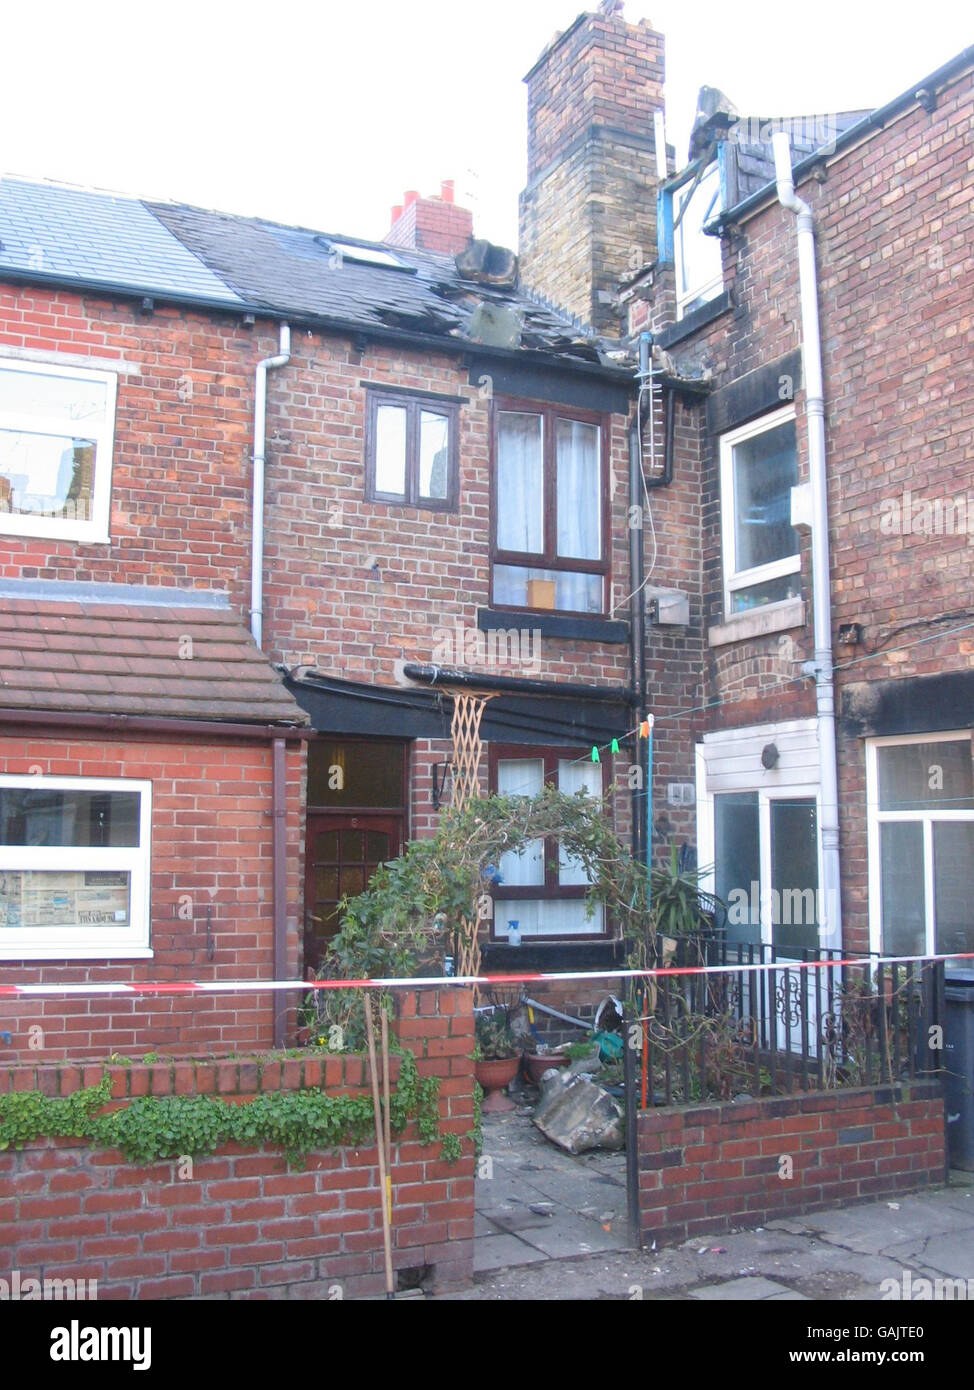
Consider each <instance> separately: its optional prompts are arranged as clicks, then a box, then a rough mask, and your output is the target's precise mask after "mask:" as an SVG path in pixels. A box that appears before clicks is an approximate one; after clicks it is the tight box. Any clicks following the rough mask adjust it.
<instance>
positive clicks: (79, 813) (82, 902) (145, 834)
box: [0, 775, 152, 960]
mask: <svg viewBox="0 0 974 1390" xmlns="http://www.w3.org/2000/svg"><path fill="white" fill-rule="evenodd" d="M151 803H152V784H151V782H144V781H138V780H135V779H133V778H82V777H22V776H10V775H4V776H0V960H74V959H79V960H80V959H108V958H115V957H125V958H132V957H148V956H151V954H152V952H151V950H150V949H149V860H150V843H151V827H152V804H151Z"/></svg>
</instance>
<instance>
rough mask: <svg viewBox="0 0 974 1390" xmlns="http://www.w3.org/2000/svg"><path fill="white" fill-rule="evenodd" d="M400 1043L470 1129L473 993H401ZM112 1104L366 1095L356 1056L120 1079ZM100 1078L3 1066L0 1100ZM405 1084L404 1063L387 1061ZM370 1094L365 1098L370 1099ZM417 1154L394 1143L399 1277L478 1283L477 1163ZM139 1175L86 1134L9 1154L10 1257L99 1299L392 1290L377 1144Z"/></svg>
mask: <svg viewBox="0 0 974 1390" xmlns="http://www.w3.org/2000/svg"><path fill="white" fill-rule="evenodd" d="M395 1032H396V1034H397V1036H398V1038H399V1040H400V1042H401V1043H402V1045H403V1046H404V1047H407V1048H409V1049H410V1050H411V1051H413V1052H414V1053H415V1055H416V1059H417V1065H418V1067H419V1070H420V1074H421V1075H427V1076H429V1075H432V1076H438V1077H440V1078H441V1081H440V1129H441V1133H447V1132H449V1133H455V1134H460V1135H464V1134H466V1133H467V1131H468V1130H469V1129H470V1127H471V1125H472V1122H473V1101H472V1091H473V1063H472V1061H471V1060H470V1054H471V1052H472V1049H473V1018H472V1012H471V1000H470V995H469V994H468V993H467V992H466V991H461V990H452V991H443V992H442V994H441V993H440V992H438V991H435V990H422V991H416V992H415V993H411V994H408V995H405V996H404V997H403V1000H402V1012H401V1016H400V1018H399V1020H398V1022H397V1023H396V1025H395ZM105 1070H106V1071H107V1072H108V1074H109V1075H111V1077H112V1095H113V1097H116V1098H117V1102H118V1103H120V1102H121V1100H122V1098H123V1097H125V1096H126V1095H128V1096H134V1095H146V1094H151V1095H159V1096H165V1095H197V1094H201V1095H207V1094H208V1095H219V1096H221V1097H222V1098H224V1099H226V1100H228V1101H234V1102H236V1103H239V1104H245V1103H246V1101H247V1099H248V1098H249V1097H251V1096H253V1095H255V1094H262V1093H265V1092H268V1091H296V1090H300V1089H301V1088H302V1087H304V1088H319V1087H323V1088H324V1089H326V1090H327V1091H328V1092H329V1093H339V1092H340V1093H346V1094H365V1093H366V1090H367V1087H368V1084H369V1082H368V1074H367V1072H368V1069H367V1066H366V1064H365V1063H364V1062H363V1061H362V1059H360V1058H341V1057H329V1058H327V1059H322V1058H317V1059H311V1058H309V1059H307V1060H301V1059H297V1058H282V1057H272V1058H264V1059H262V1066H261V1069H260V1070H259V1069H258V1067H257V1065H256V1062H255V1061H254V1060H250V1061H239V1062H238V1061H234V1062H213V1063H210V1064H207V1065H199V1066H193V1065H191V1064H188V1063H187V1064H181V1063H176V1064H175V1065H173V1066H172V1067H170V1066H168V1065H166V1066H164V1067H163V1066H134V1067H131V1068H121V1067H109V1068H106V1069H105ZM102 1074H103V1069H102V1068H101V1067H85V1068H84V1069H81V1068H76V1067H62V1068H55V1067H42V1068H38V1069H37V1070H36V1071H35V1070H34V1069H33V1068H18V1069H15V1070H11V1071H2V1070H0V1114H2V1110H3V1094H5V1093H6V1092H7V1091H9V1090H24V1089H30V1088H34V1087H36V1088H38V1089H41V1090H42V1091H44V1092H45V1093H47V1094H61V1095H69V1094H71V1093H72V1092H73V1091H76V1090H78V1089H79V1088H80V1087H81V1086H82V1085H85V1086H90V1085H92V1084H95V1083H96V1082H97V1081H98V1080H100V1078H101V1076H102ZM393 1074H394V1076H395V1074H396V1059H393ZM369 1093H370V1092H369ZM464 1150H465V1154H464V1157H462V1158H461V1159H460V1160H459V1161H458V1162H457V1163H455V1164H449V1163H446V1162H445V1161H444V1160H442V1159H441V1158H440V1157H439V1152H440V1146H439V1145H438V1144H435V1145H433V1146H425V1145H422V1144H420V1143H419V1142H418V1140H417V1137H416V1135H415V1132H414V1129H413V1127H412V1126H411V1127H410V1128H409V1129H407V1131H406V1132H405V1134H404V1135H403V1137H402V1139H401V1140H400V1141H399V1142H397V1143H394V1145H393V1167H392V1177H393V1223H392V1234H393V1265H394V1267H395V1268H396V1269H397V1270H398V1269H403V1268H408V1269H413V1268H417V1267H422V1266H427V1265H428V1266H433V1267H434V1271H435V1274H434V1278H435V1284H436V1287H438V1288H447V1287H450V1286H456V1285H462V1284H465V1283H468V1282H469V1281H470V1278H471V1276H472V1263H473V1253H472V1252H473V1194H474V1171H473V1170H474V1160H473V1156H472V1152H471V1144H470V1143H469V1141H467V1142H465V1143H464ZM178 1166H179V1165H178V1163H177V1162H176V1161H170V1162H163V1163H155V1164H151V1165H148V1166H139V1165H135V1164H131V1163H128V1162H126V1161H125V1160H124V1159H123V1157H122V1156H121V1155H120V1154H118V1153H115V1152H112V1151H108V1150H91V1149H88V1148H87V1147H85V1146H83V1145H81V1144H79V1143H78V1141H77V1140H71V1139H59V1140H38V1141H36V1142H34V1143H32V1144H29V1145H27V1146H26V1147H25V1148H23V1149H22V1150H13V1149H8V1150H6V1151H5V1152H4V1153H2V1154H0V1249H2V1250H3V1257H4V1263H5V1264H6V1263H9V1266H10V1268H11V1269H19V1270H20V1273H21V1278H22V1279H23V1278H40V1277H47V1278H54V1277H63V1278H71V1279H86V1280H88V1279H95V1280H97V1281H98V1297H99V1298H115V1299H133V1298H201V1297H233V1296H235V1295H237V1296H239V1297H242V1298H281V1297H289V1298H310V1299H313V1298H319V1299H328V1298H336V1297H346V1298H355V1297H362V1296H367V1295H369V1294H377V1293H380V1292H382V1291H383V1290H384V1288H385V1279H384V1273H383V1270H384V1265H383V1242H382V1215H381V1194H380V1187H379V1177H378V1153H377V1150H376V1148H375V1146H374V1145H372V1146H366V1147H363V1148H360V1149H351V1148H345V1149H341V1150H339V1151H337V1152H334V1153H320V1154H317V1153H316V1154H312V1155H310V1156H309V1159H308V1163H307V1166H306V1167H305V1168H304V1169H299V1168H290V1169H289V1168H288V1167H287V1166H286V1164H285V1162H284V1159H283V1157H282V1156H281V1155H280V1154H279V1153H277V1152H272V1151H270V1150H262V1151H259V1152H255V1151H253V1150H247V1149H244V1148H242V1147H240V1146H238V1145H228V1146H226V1147H225V1148H223V1149H221V1150H219V1151H218V1152H217V1153H215V1154H214V1155H213V1156H212V1157H209V1158H198V1159H195V1160H194V1161H193V1164H192V1173H191V1175H189V1176H186V1177H180V1176H178Z"/></svg>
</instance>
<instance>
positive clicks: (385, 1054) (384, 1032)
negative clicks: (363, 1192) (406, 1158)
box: [379, 1006, 392, 1227]
mask: <svg viewBox="0 0 974 1390" xmlns="http://www.w3.org/2000/svg"><path fill="white" fill-rule="evenodd" d="M379 1019H380V1022H381V1025H382V1029H381V1039H382V1107H383V1110H384V1112H385V1114H384V1119H385V1132H384V1138H385V1147H386V1210H387V1213H388V1217H389V1225H390V1227H391V1226H392V1112H391V1111H390V1108H389V1015H388V1013H387V1012H386V1010H385V1008H384V1007H382V1006H380V1010H379Z"/></svg>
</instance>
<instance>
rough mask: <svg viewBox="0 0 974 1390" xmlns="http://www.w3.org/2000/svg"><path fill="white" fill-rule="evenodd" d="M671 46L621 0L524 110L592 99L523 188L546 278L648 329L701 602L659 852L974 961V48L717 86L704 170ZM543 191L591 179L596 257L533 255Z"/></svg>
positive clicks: (855, 933) (848, 939) (868, 930)
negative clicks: (891, 66) (651, 204)
mask: <svg viewBox="0 0 974 1390" xmlns="http://www.w3.org/2000/svg"><path fill="white" fill-rule="evenodd" d="M661 45H662V40H661V38H660V36H659V35H657V34H654V33H653V32H652V31H651V30H650V29H649V27H648V26H647V25H645V24H640V25H629V24H626V23H625V22H624V21H623V20H622V19H621V18H619V17H617V16H604V15H581V16H579V18H578V19H577V20H576V21H575V23H574V25H572V26H570V27H569V28H568V29H567V30H566V31H565V33H563V34H562V35H560V36H558V37H557V38H556V40H555V41H554V42H553V44H552V45H551V47H550V48H549V49H548V50H547V51H546V54H545V55H543V58H542V60H540V62H539V64H538V65H536V67H535V68H534V69H533V70H532V72H531V73H530V74H529V75H528V78H527V81H528V84H529V92H530V94H531V95H530V96H529V112H530V113H532V115H533V117H534V118H535V119H538V115H537V113H538V110H539V106H540V107H541V108H543V107H544V106H545V104H546V103H547V104H549V105H557V102H556V99H555V98H554V97H552V95H551V93H550V88H551V87H552V86H555V87H557V88H558V89H559V90H560V91H562V92H564V93H572V94H573V95H572V98H571V102H570V108H571V113H572V114H571V118H564V119H560V120H559V121H557V122H556V123H555V124H556V129H557V135H558V139H559V140H561V142H562V144H561V147H560V150H559V154H558V157H557V158H556V159H555V160H554V161H553V162H552V163H551V165H550V167H549V169H548V170H547V171H540V172H537V173H535V174H534V183H533V184H532V183H529V188H528V190H527V191H526V194H525V195H524V197H523V199H522V234H525V233H526V235H527V246H525V245H522V253H523V261H524V268H525V275H526V278H528V280H529V283H531V284H532V285H533V286H534V287H535V288H537V289H538V290H540V291H541V292H542V293H549V292H551V293H553V292H554V290H555V288H556V287H558V289H559V291H560V293H561V295H562V297H563V300H564V302H569V303H578V302H579V301H582V300H585V298H586V296H588V302H589V303H590V304H591V306H592V313H593V314H594V313H595V312H596V311H597V310H596V306H598V311H599V312H600V313H601V314H602V321H603V323H606V322H607V321H608V318H609V316H610V315H611V313H612V312H613V308H614V310H615V312H616V313H617V314H626V315H627V320H628V331H629V334H630V337H631V339H632V341H633V343H634V344H635V343H636V342H638V341H639V340H640V339H641V338H642V340H643V341H644V343H645V349H644V350H646V351H647V352H648V351H649V350H650V349H651V356H647V359H646V360H645V362H644V364H643V366H644V368H645V370H644V371H642V372H641V373H640V380H641V382H642V390H641V396H642V401H643V409H642V411H641V418H642V419H643V420H644V430H645V433H646V434H648V435H650V437H651V438H652V440H653V441H654V443H653V449H652V452H654V453H655V455H656V459H657V463H656V468H655V470H654V469H653V467H652V464H651V462H650V461H649V460H647V459H646V458H645V455H644V466H645V467H646V471H647V473H648V475H649V476H648V478H647V483H648V486H649V491H648V492H647V495H646V498H645V502H646V506H647V512H648V518H647V519H648V521H649V522H650V523H651V524H650V526H648V527H647V531H648V532H649V534H647V536H646V543H647V550H648V553H647V556H646V566H647V571H648V572H649V573H650V575H651V577H652V581H653V582H654V583H657V584H659V585H661V586H663V587H664V588H666V587H670V586H672V587H674V588H680V589H684V590H687V591H688V593H689V621H688V622H687V623H686V624H685V625H683V626H682V627H679V628H674V629H673V630H672V634H671V635H666V634H665V633H661V632H660V631H659V630H658V629H656V628H654V626H653V625H652V623H650V625H649V627H648V641H647V649H646V665H647V672H648V687H649V695H650V698H649V701H648V703H649V707H650V708H651V709H655V710H656V711H657V716H658V717H657V729H656V741H657V747H658V756H659V758H660V759H661V762H662V764H663V766H662V767H661V770H660V775H659V776H658V778H657V781H656V785H655V787H654V805H655V806H656V807H657V808H660V807H663V808H665V810H664V811H663V812H662V814H663V815H665V817H666V823H665V824H664V825H661V824H660V823H659V820H657V823H656V826H655V837H654V853H658V852H659V848H660V846H661V844H662V843H665V841H666V840H667V839H668V838H669V836H670V833H671V831H672V828H673V827H674V825H675V826H676V828H677V829H678V831H679V833H681V834H688V835H689V836H690V837H691V838H694V839H695V840H696V842H697V854H698V858H699V861H700V862H701V864H714V865H715V870H714V873H713V876H712V882H713V884H714V886H715V889H716V891H717V893H718V894H719V895H720V896H721V897H722V898H723V899H724V900H725V901H726V902H727V903H728V905H729V906H730V908H731V911H730V913H729V922H728V934H729V939H730V940H731V941H732V942H739V943H742V944H746V945H751V946H753V947H755V948H758V947H764V948H765V949H768V950H773V951H775V952H777V953H778V954H779V955H783V956H786V957H787V956H791V955H795V954H798V953H800V952H801V951H802V950H807V949H817V948H821V947H825V948H834V949H844V950H854V951H865V950H868V949H872V950H883V951H884V952H886V953H893V954H904V955H911V954H917V953H923V952H931V951H935V950H936V951H938V952H951V951H954V952H959V951H965V950H967V951H971V950H974V916H972V908H971V901H970V894H969V892H968V891H967V888H968V884H969V878H970V865H971V863H972V862H974V781H972V756H971V753H972V749H971V740H972V724H974V718H972V710H974V698H972V696H974V683H972V682H974V676H972V671H971V654H972V652H974V635H972V634H974V628H972V626H971V624H972V621H974V583H972V580H974V565H972V558H971V557H972V553H974V552H972V551H971V535H972V532H974V523H972V522H971V520H970V508H971V503H972V500H974V498H972V494H971V493H970V473H971V427H970V420H971V404H972V403H971V389H972V388H971V377H970V372H969V370H968V369H967V357H968V355H969V340H970V304H971V291H972V263H971V258H970V252H969V231H970V217H971V200H972V197H974V193H972V188H971V179H970V166H969V152H970V135H971V120H972V102H971V68H972V62H974V50H966V51H965V52H963V53H961V54H959V55H958V56H957V57H956V58H955V59H954V60H953V61H951V62H950V63H947V64H946V65H944V66H943V67H942V68H941V69H940V70H938V71H937V72H935V73H932V74H930V75H929V76H927V77H925V78H923V79H922V80H921V81H919V82H918V83H917V84H916V85H915V86H913V87H911V88H910V89H909V90H908V91H907V92H905V93H903V94H902V95H901V96H899V97H897V98H895V99H894V100H892V101H891V102H889V103H888V104H886V105H885V106H883V107H882V108H880V109H879V110H877V111H874V112H862V111H860V112H849V113H836V114H832V115H821V116H812V117H808V116H806V117H796V118H793V119H787V120H781V119H775V120H766V119H764V118H761V119H749V118H745V117H740V116H738V113H737V112H736V110H734V109H733V108H732V107H731V106H730V104H729V103H728V102H727V100H726V98H723V97H722V95H721V94H720V93H718V92H715V91H713V90H712V89H704V90H703V91H702V93H701V103H700V114H699V115H698V120H697V124H696V126H695V128H694V132H693V137H692V142H691V153H692V158H691V162H690V163H689V164H688V165H686V166H685V167H682V168H681V167H679V166H678V165H677V164H676V161H675V160H674V158H673V152H672V150H669V151H667V150H666V148H665V146H664V145H663V144H662V143H660V144H659V145H658V146H657V149H658V155H657V161H656V162H655V163H653V164H650V162H649V151H650V148H651V145H652V142H653V135H654V124H655V122H656V121H657V119H658V115H659V113H660V112H661V109H662V101H661V98H660V94H659V87H658V83H657V82H656V81H655V80H654V75H655V73H656V72H657V68H656V66H655V65H656V64H658V62H659V60H660V55H661ZM633 55H635V57H634V56H633ZM603 83H604V86H603V85H602V84H603ZM572 121H574V124H573V123H572ZM543 131H544V128H543V127H542V136H539V137H537V143H541V144H543ZM776 132H780V134H779V137H778V144H779V148H781V150H782V156H783V158H782V164H781V168H780V170H779V171H778V172H780V173H781V174H782V176H783V182H782V188H783V197H784V199H785V200H786V201H787V200H788V199H789V198H792V199H793V198H794V194H793V193H792V192H789V190H788V188H787V186H786V185H787V184H788V183H789V182H793V184H794V185H795V186H796V187H797V196H798V198H799V199H800V200H802V201H804V203H806V204H807V205H808V211H809V212H810V218H811V222H810V224H809V222H808V217H807V214H805V213H803V212H802V210H801V208H800V207H799V206H798V205H797V204H796V205H795V209H794V210H792V209H789V208H787V207H785V206H783V205H782V201H781V200H779V196H778V190H777V186H776V181H777V174H776V167H775V159H774V144H775V133H776ZM782 138H783V139H784V140H785V145H784V146H783V147H781V139H782ZM620 151H621V152H622V153H620ZM620 165H621V166H623V170H624V172H623V173H620ZM664 168H665V170H666V176H665V177H663V176H662V174H663V169H664ZM789 169H791V170H793V172H792V173H788V172H787V171H788V170H789ZM627 178H634V179H636V180H637V181H638V182H639V183H640V187H639V188H638V189H637V191H636V192H635V194H632V193H631V192H630V189H629V187H628V185H627V181H626V180H627ZM546 188H548V189H552V190H554V189H556V188H559V189H562V190H565V189H570V188H573V189H575V190H577V194H576V196H577V197H578V198H579V207H578V208H577V209H576V213H577V221H578V222H581V221H582V219H583V216H584V215H586V214H587V216H588V223H587V224H585V225H587V226H588V228H589V231H590V237H591V241H590V246H591V245H595V243H596V241H597V242H598V246H599V248H600V252H601V255H600V257H599V259H598V273H597V274H596V273H593V265H594V264H595V263H596V261H595V257H594V256H592V257H589V258H588V259H587V260H586V259H585V257H584V255H582V254H579V255H578V256H577V258H576V259H575V261H574V262H572V261H571V257H570V255H562V254H559V253H558V252H557V251H555V252H554V253H551V252H549V244H548V242H546V241H541V242H539V243H538V245H537V246H536V247H535V246H534V245H533V242H532V237H533V227H534V225H535V223H536V222H539V221H540V220H541V215H540V213H539V212H538V211H537V209H538V207H539V206H540V205H541V204H543V201H544V194H545V189H546ZM586 195H587V198H586ZM650 198H653V199H655V201H656V206H655V208H654V210H653V212H652V213H650V212H648V211H647V201H648V200H649V199H650ZM582 204H584V209H583V208H582V206H581V205H582ZM567 220H568V223H569V225H570V226H574V224H573V223H572V219H571V217H570V216H569V218H568V219H567ZM809 225H811V227H812V235H813V236H814V248H815V250H814V257H813V258H811V259H809V260H807V261H806V264H805V277H806V285H805V294H804V296H803V294H802V293H801V287H800V276H799V259H798V257H799V252H798V243H799V238H800V237H804V236H805V235H806V233H805V232H804V231H801V232H799V230H798V228H799V226H801V227H806V226H809ZM563 235H564V236H565V237H566V238H568V240H569V241H571V242H572V243H573V244H574V245H576V246H580V245H581V242H582V238H581V237H580V236H579V235H578V233H577V232H576V231H574V230H573V231H572V232H571V233H569V232H567V231H565V232H564V233H563ZM812 267H814V272H815V275H814V279H813V278H812V276H811V275H810V274H809V271H810V269H811V268H812ZM613 276H614V277H615V280H616V283H617V286H618V287H619V288H620V293H619V295H618V296H617V298H616V300H615V302H614V306H613V304H612V303H610V300H611V296H610V295H609V294H608V293H607V292H606V291H605V288H604V286H605V284H606V283H607V281H609V280H610V279H612V277H613ZM569 281H570V283H569ZM812 303H814V304H815V305H816V306H817V316H818V319H819V321H820V340H821V351H820V354H819V353H816V352H815V331H814V324H813V322H812V318H811V314H810V305H811V304H812ZM617 331H625V330H618V329H617ZM643 335H648V336H646V337H643ZM819 358H820V363H821V375H822V378H823V381H824V390H823V391H821V392H820V391H819V390H818V383H817V381H816V377H817V374H818V365H817V359H819ZM821 396H824V405H822V404H821V403H820V398H821ZM816 398H819V399H818V400H817V399H816ZM820 420H824V429H819V428H818V424H817V422H818V421H820ZM655 484H658V489H657V487H656V486H654V485H655ZM816 620H817V621H816ZM661 638H662V639H663V640H660V639H661ZM681 672H686V676H685V679H683V680H682V681H681ZM816 672H817V673H818V674H817V675H816ZM833 707H834V711H835V713H834V718H833V716H832V709H833ZM832 744H834V748H835V753H834V757H833V755H832V753H831V751H830V750H831V746H832ZM830 763H831V765H832V766H831V770H830ZM670 780H672V782H674V783H677V784H680V783H683V782H685V781H693V782H695V784H696V824H695V826H693V825H688V823H687V819H686V816H685V813H684V812H682V811H679V812H674V811H673V810H672V809H671V808H670V807H669V806H668V805H667V800H668V793H669V783H670Z"/></svg>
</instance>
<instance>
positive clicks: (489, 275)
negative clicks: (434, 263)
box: [456, 240, 517, 290]
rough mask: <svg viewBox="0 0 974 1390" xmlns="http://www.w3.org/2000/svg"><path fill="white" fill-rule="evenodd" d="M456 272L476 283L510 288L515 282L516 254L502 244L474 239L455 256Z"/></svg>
mask: <svg viewBox="0 0 974 1390" xmlns="http://www.w3.org/2000/svg"><path fill="white" fill-rule="evenodd" d="M456 267H457V274H458V275H460V276H462V278H463V279H464V280H473V281H476V282H477V283H478V284H483V285H497V286H498V287H499V288H502V289H510V290H512V289H513V288H514V287H515V285H516V284H517V256H515V254H514V252H513V251H508V250H507V248H506V247H504V246H494V245H493V244H492V243H491V242H489V241H483V240H474V241H471V242H470V244H469V245H468V246H467V247H466V248H465V249H464V250H463V251H461V252H460V254H459V255H458V256H457V257H456Z"/></svg>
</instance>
